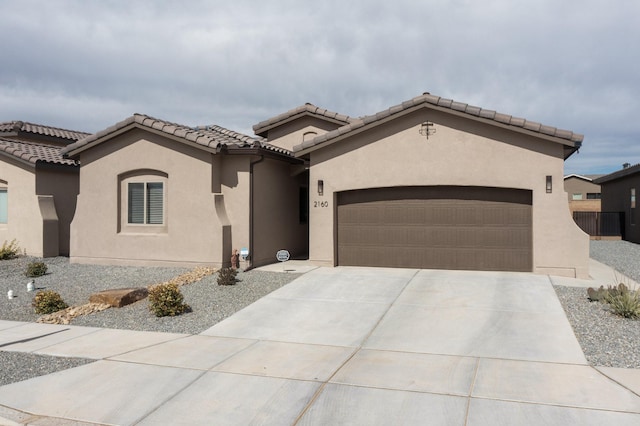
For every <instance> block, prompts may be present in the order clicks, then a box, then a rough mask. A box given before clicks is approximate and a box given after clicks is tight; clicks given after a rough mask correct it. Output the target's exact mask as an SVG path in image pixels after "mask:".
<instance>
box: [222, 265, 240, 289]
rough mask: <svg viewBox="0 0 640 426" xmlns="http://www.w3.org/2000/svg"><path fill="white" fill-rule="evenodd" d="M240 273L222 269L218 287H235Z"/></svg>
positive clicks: (230, 269) (231, 269)
mask: <svg viewBox="0 0 640 426" xmlns="http://www.w3.org/2000/svg"><path fill="white" fill-rule="evenodd" d="M237 274H238V271H236V270H235V269H233V268H222V269H220V271H218V285H235V283H236V282H237V280H236V275H237Z"/></svg>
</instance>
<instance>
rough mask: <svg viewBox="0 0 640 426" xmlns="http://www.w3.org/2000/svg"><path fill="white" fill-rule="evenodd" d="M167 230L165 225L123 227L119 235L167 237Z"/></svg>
mask: <svg viewBox="0 0 640 426" xmlns="http://www.w3.org/2000/svg"><path fill="white" fill-rule="evenodd" d="M168 233H169V229H168V227H167V226H166V225H160V226H158V225H125V226H123V227H122V229H121V230H120V232H119V234H124V235H167V234H168Z"/></svg>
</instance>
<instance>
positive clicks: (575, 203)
mask: <svg viewBox="0 0 640 426" xmlns="http://www.w3.org/2000/svg"><path fill="white" fill-rule="evenodd" d="M569 210H571V212H599V211H601V210H602V205H601V200H572V201H569Z"/></svg>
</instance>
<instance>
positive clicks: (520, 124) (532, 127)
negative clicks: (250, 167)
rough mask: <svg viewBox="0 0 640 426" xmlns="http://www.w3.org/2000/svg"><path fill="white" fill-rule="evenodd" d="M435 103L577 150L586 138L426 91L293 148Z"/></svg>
mask: <svg viewBox="0 0 640 426" xmlns="http://www.w3.org/2000/svg"><path fill="white" fill-rule="evenodd" d="M431 105H433V108H435V109H439V110H444V111H447V110H449V111H452V112H455V113H456V114H464V115H468V116H470V117H473V118H474V119H476V120H478V119H480V120H483V121H485V120H486V122H488V123H492V122H493V123H499V124H500V125H506V126H508V127H510V128H513V129H514V130H521V129H522V130H526V131H529V132H533V133H538V134H540V135H544V136H551V137H554V138H557V139H560V140H564V141H566V142H562V143H563V144H564V145H566V146H569V147H572V149H573V150H575V149H577V148H579V147H580V145H581V143H582V140H583V139H584V136H583V135H580V134H577V133H573V132H572V131H570V130H562V129H557V128H555V127H551V126H545V125H542V124H540V123H536V122H533V121H527V120H525V119H524V118H519V117H513V116H511V115H507V114H501V113H497V112H495V111H492V110H486V109H483V108H480V107H476V106H472V105H468V104H465V103H462V102H455V101H453V100H451V99H444V98H441V97H439V96H434V95H432V94H430V93H424V94H422V95H420V96H417V97H415V98H412V99H409V100H407V101H404V102H402V103H401V104H399V105H395V106H392V107H391V108H389V109H386V110H384V111H380V112H378V113H376V114H373V115H369V116H365V117H362V118H360V119H351V120H350V122H349V123H347V124H345V125H344V126H342V127H340V128H339V129H336V130H333V131H330V132H328V133H325V134H324V135H322V136H318V137H316V138H314V139H311V140H309V141H305V142H304V143H302V144H300V145H297V146H294V147H293V151H294V152H296V153H300V151H303V150H307V149H309V148H313V147H315V146H318V145H321V144H324V143H327V142H330V141H332V140H334V139H336V138H338V137H339V136H342V135H345V134H348V133H350V132H353V131H355V130H357V129H359V128H361V127H363V126H367V125H369V126H375V125H376V124H377V123H380V122H381V121H382V120H383V119H385V118H387V117H390V116H393V115H395V114H403V113H405V112H408V111H410V110H413V109H414V108H419V107H420V106H426V107H430V106H431ZM254 129H255V127H254ZM573 150H570V151H569V152H570V153H572V152H573ZM570 153H569V155H570ZM299 155H300V154H299Z"/></svg>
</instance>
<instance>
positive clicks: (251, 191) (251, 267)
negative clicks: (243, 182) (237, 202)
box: [245, 155, 264, 271]
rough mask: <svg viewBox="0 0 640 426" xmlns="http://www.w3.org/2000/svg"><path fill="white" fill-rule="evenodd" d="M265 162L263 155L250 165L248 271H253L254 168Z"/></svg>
mask: <svg viewBox="0 0 640 426" xmlns="http://www.w3.org/2000/svg"><path fill="white" fill-rule="evenodd" d="M263 161H264V155H261V156H260V159H259V160H257V161H252V162H251V163H249V267H248V268H247V269H245V270H246V271H250V270H251V269H253V192H254V190H253V166H255V165H256V164H258V163H261V162H263Z"/></svg>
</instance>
